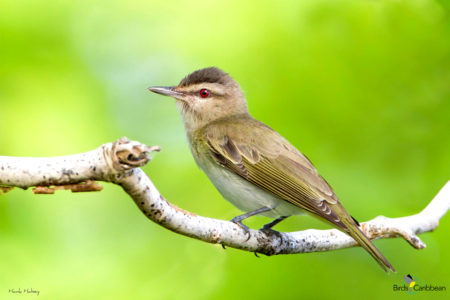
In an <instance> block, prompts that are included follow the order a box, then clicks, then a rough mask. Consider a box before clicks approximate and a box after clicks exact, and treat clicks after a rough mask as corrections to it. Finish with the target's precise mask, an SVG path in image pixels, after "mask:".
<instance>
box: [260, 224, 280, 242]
mask: <svg viewBox="0 0 450 300" xmlns="http://www.w3.org/2000/svg"><path fill="white" fill-rule="evenodd" d="M259 231H262V232H264V234H265V235H267V236H271V235H276V236H277V237H278V238H279V239H282V238H283V235H282V234H281V233H280V232H279V231H276V230H273V229H272V228H270V227H268V226H267V227H266V226H265V225H264V226H263V227H262V228H261V229H260V230H259Z"/></svg>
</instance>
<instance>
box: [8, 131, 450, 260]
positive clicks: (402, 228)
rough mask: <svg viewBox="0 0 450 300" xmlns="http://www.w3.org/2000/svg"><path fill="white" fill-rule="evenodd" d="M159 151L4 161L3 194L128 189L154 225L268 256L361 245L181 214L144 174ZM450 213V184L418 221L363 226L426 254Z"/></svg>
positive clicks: (134, 147)
mask: <svg viewBox="0 0 450 300" xmlns="http://www.w3.org/2000/svg"><path fill="white" fill-rule="evenodd" d="M155 150H156V151H158V150H159V148H158V147H147V146H145V145H142V144H140V143H138V142H131V141H128V140H127V139H126V138H122V139H120V140H118V141H116V142H114V143H109V144H104V145H102V146H101V147H99V148H97V149H95V150H92V151H89V152H86V153H82V154H77V155H70V156H63V157H51V158H29V157H5V156H0V194H1V193H2V192H3V193H6V192H8V191H9V190H10V189H11V187H20V188H24V189H26V188H29V187H35V188H34V189H33V191H34V192H35V193H53V192H54V191H55V190H57V189H71V190H72V191H74V192H84V191H99V190H101V186H99V185H98V183H96V182H95V181H106V182H112V183H115V184H118V185H120V186H122V187H123V189H124V190H125V191H126V192H127V193H128V194H129V195H130V196H131V198H132V199H133V200H134V202H135V203H136V204H137V206H138V207H139V209H140V210H141V211H142V212H143V213H144V214H145V215H146V216H147V218H149V219H150V220H152V221H153V222H155V223H157V224H159V225H161V226H163V227H165V228H167V229H169V230H172V231H174V232H177V233H180V234H183V235H186V236H190V237H193V238H196V239H199V240H202V241H205V242H208V243H220V244H222V245H226V246H230V247H233V248H237V249H242V250H247V251H252V252H258V253H263V254H266V255H275V254H289V253H305V252H318V251H329V250H334V249H341V248H348V247H353V246H356V245H357V243H356V242H355V240H353V239H352V238H351V237H349V236H348V235H346V234H344V233H342V232H340V231H338V230H336V229H330V230H315V229H309V230H304V231H298V232H289V233H287V232H282V233H273V232H264V231H259V230H250V234H249V235H247V234H246V233H245V232H244V231H243V230H242V229H241V228H240V227H239V226H238V225H236V224H234V223H232V222H229V221H223V220H216V219H211V218H206V217H202V216H198V215H196V214H193V213H190V212H188V211H185V210H183V209H181V208H178V207H177V206H175V205H173V204H171V203H170V202H168V201H167V200H166V199H164V197H163V196H162V195H161V194H160V193H159V192H158V190H157V189H156V187H155V186H154V185H153V183H152V181H151V180H150V178H149V177H148V176H147V175H146V174H145V173H144V172H143V171H142V170H141V169H140V168H139V167H141V166H143V165H145V164H146V163H147V162H149V161H150V157H149V155H148V154H149V153H150V152H152V151H155ZM449 208H450V182H448V183H447V184H446V185H445V186H444V187H443V188H442V190H441V191H440V192H439V193H438V195H437V196H436V197H435V198H434V199H433V200H432V201H431V202H430V203H429V204H428V206H427V207H426V208H425V209H424V210H422V211H421V212H420V213H418V214H416V215H412V216H408V217H402V218H386V217H383V216H379V217H377V218H375V219H373V220H371V221H368V222H365V223H362V224H361V226H362V229H363V231H364V232H365V233H366V234H367V235H368V237H369V238H371V239H378V238H392V237H403V238H404V239H405V240H407V241H408V242H409V243H410V244H411V245H412V246H413V247H414V248H417V249H422V248H424V247H425V244H424V243H423V242H422V241H421V240H420V239H419V237H418V236H417V234H420V233H424V232H428V231H433V230H434V229H436V227H437V226H438V224H439V219H440V218H441V217H442V216H443V215H445V214H446V212H447V211H448V209H449Z"/></svg>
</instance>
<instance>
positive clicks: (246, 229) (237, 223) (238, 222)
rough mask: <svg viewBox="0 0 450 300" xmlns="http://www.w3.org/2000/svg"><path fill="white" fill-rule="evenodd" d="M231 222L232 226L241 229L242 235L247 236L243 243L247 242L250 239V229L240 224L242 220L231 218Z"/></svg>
mask: <svg viewBox="0 0 450 300" xmlns="http://www.w3.org/2000/svg"><path fill="white" fill-rule="evenodd" d="M231 222H233V223H234V224H236V225H238V226H239V227H241V228H242V230H243V231H244V233H245V234H246V235H247V239H246V240H245V241H248V240H249V239H250V236H251V234H250V228H248V226H247V225H245V224H244V223H242V220H239V219H236V218H233V219H232V220H231Z"/></svg>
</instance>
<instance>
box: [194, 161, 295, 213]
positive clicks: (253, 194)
mask: <svg viewBox="0 0 450 300" xmlns="http://www.w3.org/2000/svg"><path fill="white" fill-rule="evenodd" d="M199 166H200V168H201V169H203V171H204V172H205V173H206V175H207V176H208V177H209V179H210V180H211V182H212V183H213V184H214V186H215V187H216V188H217V189H218V190H219V192H220V193H221V194H222V196H223V197H224V198H225V199H226V200H228V201H229V202H231V204H233V205H234V206H236V207H237V208H239V209H240V210H242V211H243V212H245V213H247V212H250V211H254V210H257V209H259V208H262V207H269V208H271V209H272V210H271V211H268V212H266V213H263V214H262V215H264V216H267V217H271V218H277V217H280V216H291V215H298V214H302V213H303V212H304V211H303V210H302V209H301V208H299V207H297V206H295V205H293V204H291V203H289V202H288V201H286V200H283V199H280V198H278V197H276V196H274V195H272V194H271V193H269V192H266V191H264V190H263V189H261V188H259V187H257V186H256V185H254V184H252V183H250V182H248V181H247V180H245V179H244V178H242V177H240V176H239V175H236V174H234V173H232V172H231V171H229V170H227V169H225V168H223V167H220V166H218V165H217V164H216V163H215V162H213V161H210V160H205V161H202V162H201V163H200V164H199Z"/></svg>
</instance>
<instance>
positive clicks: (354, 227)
mask: <svg viewBox="0 0 450 300" xmlns="http://www.w3.org/2000/svg"><path fill="white" fill-rule="evenodd" d="M347 216H348V217H344V218H341V222H342V223H344V225H345V226H346V227H347V233H348V234H349V235H350V236H351V237H352V238H354V239H355V240H356V241H357V242H358V243H359V244H360V245H361V246H362V247H363V248H364V249H366V250H367V252H369V254H370V255H371V256H372V257H373V258H374V259H375V260H376V261H377V263H378V264H379V265H380V266H381V267H382V268H383V270H384V271H386V272H389V270H391V271H392V272H396V271H395V269H394V267H393V266H392V265H391V264H390V263H389V262H388V261H387V259H386V258H385V257H384V256H383V254H381V252H380V250H378V249H377V247H375V245H374V244H373V243H372V241H371V240H370V239H369V238H368V237H367V236H366V235H365V234H364V233H363V232H362V231H361V229H359V226H358V224H357V223H356V222H355V220H354V219H353V218H352V217H351V216H350V215H347Z"/></svg>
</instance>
